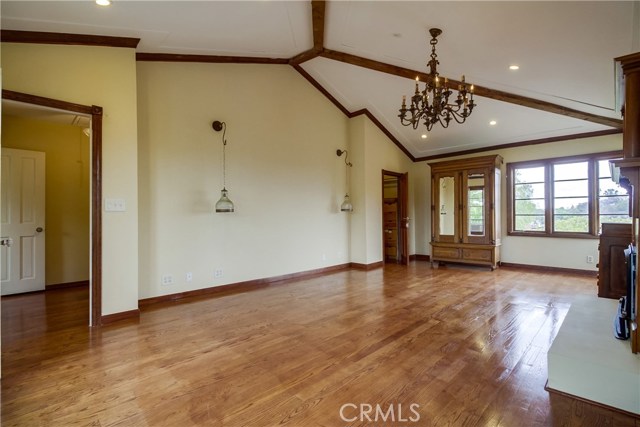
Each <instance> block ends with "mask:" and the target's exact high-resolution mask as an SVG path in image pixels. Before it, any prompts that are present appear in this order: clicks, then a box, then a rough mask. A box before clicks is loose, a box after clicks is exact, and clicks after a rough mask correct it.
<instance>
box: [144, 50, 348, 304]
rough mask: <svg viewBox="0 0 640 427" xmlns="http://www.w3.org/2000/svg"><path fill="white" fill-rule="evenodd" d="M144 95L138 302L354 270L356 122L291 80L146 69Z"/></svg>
mask: <svg viewBox="0 0 640 427" xmlns="http://www.w3.org/2000/svg"><path fill="white" fill-rule="evenodd" d="M137 86H138V91H139V92H138V94H139V96H138V100H139V103H138V112H139V127H138V128H139V138H138V139H139V151H138V159H139V173H140V180H139V184H140V192H139V194H140V198H139V200H140V225H139V229H140V279H139V280H140V297H141V298H148V297H153V296H157V295H163V294H170V293H176V292H181V291H186V290H192V289H198V288H205V287H210V286H218V285H223V284H227V283H236V282H241V281H246V280H252V279H259V278H266V277H273V276H278V275H283V274H288V273H295V272H300V271H307V270H312V269H317V268H322V267H327V266H332V265H338V264H343V263H347V262H349V253H348V251H349V240H348V239H349V234H348V233H349V214H347V213H344V212H340V209H339V207H340V203H342V199H343V197H344V192H345V169H344V157H338V156H336V149H338V148H339V149H345V148H349V143H348V133H349V131H348V127H347V123H348V119H347V118H346V117H345V116H344V114H342V113H341V112H340V111H339V110H338V109H337V108H336V107H335V106H333V105H332V104H331V103H330V102H329V101H328V100H327V99H326V98H325V97H324V96H322V95H321V94H320V93H319V92H318V91H317V90H316V89H315V88H314V87H313V86H311V85H310V84H309V83H308V82H307V81H306V80H305V79H304V78H302V77H301V76H300V75H299V74H298V73H297V72H296V71H295V70H294V69H293V68H291V67H289V66H280V65H241V64H194V63H190V64H187V63H160V62H153V63H152V62H140V63H138V85H137ZM214 120H221V121H225V122H226V123H227V126H228V127H227V133H226V138H227V141H228V145H227V189H228V190H229V197H230V198H231V200H232V201H233V202H234V203H235V206H236V211H235V212H234V213H230V214H216V213H214V211H213V209H214V204H215V202H216V200H217V199H218V198H219V197H220V190H221V188H222V170H221V156H222V142H221V137H222V134H221V133H217V132H214V131H213V130H212V129H211V123H212V122H213V121H214ZM350 160H351V156H350ZM354 169H355V167H354ZM215 270H222V271H223V276H222V277H217V278H216V277H214V272H215ZM188 272H191V273H193V280H192V281H191V282H188V281H187V280H186V273H188ZM165 275H171V276H173V278H174V282H175V284H173V285H169V286H165V285H162V284H161V280H162V277H163V276H165Z"/></svg>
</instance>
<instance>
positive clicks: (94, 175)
mask: <svg viewBox="0 0 640 427" xmlns="http://www.w3.org/2000/svg"><path fill="white" fill-rule="evenodd" d="M2 99H5V100H10V101H17V102H23V103H25V104H32V105H38V106H41V107H47V108H54V109H58V110H64V111H69V112H72V113H81V114H86V115H90V116H91V129H92V135H91V307H90V325H91V326H100V325H101V324H102V321H101V317H102V107H99V106H97V105H91V106H87V105H81V104H74V103H71V102H66V101H61V100H58V99H52V98H44V97H42V96H37V95H30V94H26V93H21V92H14V91H12V90H7V89H3V90H2Z"/></svg>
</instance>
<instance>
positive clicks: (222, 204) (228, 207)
mask: <svg viewBox="0 0 640 427" xmlns="http://www.w3.org/2000/svg"><path fill="white" fill-rule="evenodd" d="M211 127H212V128H213V130H215V131H216V132H220V131H221V130H223V129H224V131H223V132H222V191H221V193H222V195H221V196H220V199H219V200H218V201H217V202H216V212H233V211H234V206H233V202H232V201H231V200H229V197H228V195H229V192H228V191H227V159H226V148H227V140H226V139H225V134H226V133H227V124H226V123H225V122H219V121H218V120H216V121H215V122H213V123H212V124H211Z"/></svg>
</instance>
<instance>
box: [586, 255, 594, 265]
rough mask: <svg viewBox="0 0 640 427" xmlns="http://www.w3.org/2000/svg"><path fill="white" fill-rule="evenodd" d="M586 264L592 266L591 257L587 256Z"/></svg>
mask: <svg viewBox="0 0 640 427" xmlns="http://www.w3.org/2000/svg"><path fill="white" fill-rule="evenodd" d="M587 264H593V257H592V256H591V255H587Z"/></svg>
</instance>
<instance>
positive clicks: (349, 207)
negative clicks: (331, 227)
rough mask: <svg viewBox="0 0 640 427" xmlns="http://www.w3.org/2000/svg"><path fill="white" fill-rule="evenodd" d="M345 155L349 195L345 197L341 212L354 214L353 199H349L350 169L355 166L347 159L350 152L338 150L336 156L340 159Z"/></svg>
mask: <svg viewBox="0 0 640 427" xmlns="http://www.w3.org/2000/svg"><path fill="white" fill-rule="evenodd" d="M343 153H344V164H345V165H346V166H345V169H346V183H347V194H345V196H344V201H343V202H342V204H341V205H340V210H341V211H342V212H353V205H352V204H351V199H349V168H350V167H352V166H353V165H352V164H351V162H349V161H348V160H347V159H348V157H349V152H348V151H347V150H336V154H337V155H338V157H340V156H342V154H343Z"/></svg>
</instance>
